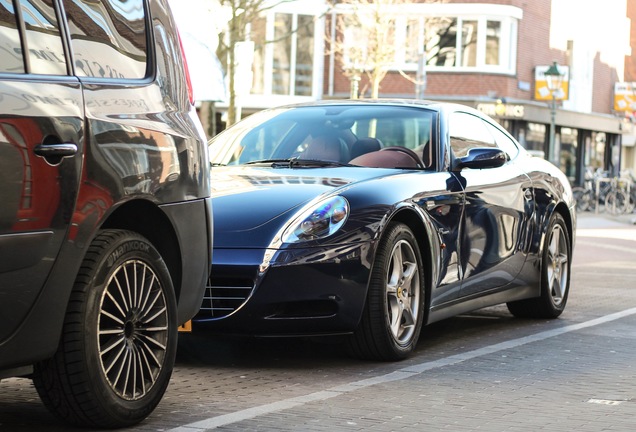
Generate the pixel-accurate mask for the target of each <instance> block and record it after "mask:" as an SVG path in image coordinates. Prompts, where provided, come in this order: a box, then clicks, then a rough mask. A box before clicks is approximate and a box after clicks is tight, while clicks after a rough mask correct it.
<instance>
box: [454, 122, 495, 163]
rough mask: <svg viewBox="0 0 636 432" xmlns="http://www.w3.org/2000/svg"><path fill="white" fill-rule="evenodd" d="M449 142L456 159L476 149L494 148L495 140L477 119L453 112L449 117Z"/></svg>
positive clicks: (484, 125)
mask: <svg viewBox="0 0 636 432" xmlns="http://www.w3.org/2000/svg"><path fill="white" fill-rule="evenodd" d="M449 130H450V142H451V148H452V149H453V153H454V154H455V156H456V157H464V156H466V155H467V154H468V151H469V150H470V149H472V148H476V147H496V144H495V138H494V137H493V136H492V134H491V133H490V132H489V131H488V129H487V128H486V123H484V122H483V121H482V120H481V119H480V118H479V117H477V116H474V115H471V114H467V113H463V112H455V113H452V114H451V117H450V124H449Z"/></svg>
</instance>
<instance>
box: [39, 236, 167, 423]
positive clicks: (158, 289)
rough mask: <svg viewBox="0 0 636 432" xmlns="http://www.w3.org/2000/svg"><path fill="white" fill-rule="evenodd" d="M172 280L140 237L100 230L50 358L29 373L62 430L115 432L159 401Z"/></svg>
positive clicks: (164, 384) (163, 383) (163, 381)
mask: <svg viewBox="0 0 636 432" xmlns="http://www.w3.org/2000/svg"><path fill="white" fill-rule="evenodd" d="M176 317H177V306H176V300H175V294H174V288H173V286H172V279H171V277H170V273H169V271H168V268H167V267H166V264H165V263H164V261H163V259H162V257H161V255H160V254H159V252H158V251H157V250H156V249H155V248H154V246H153V245H152V244H151V243H150V242H149V241H148V240H147V239H145V238H144V237H142V236H140V235H139V234H136V233H133V232H130V231H123V230H104V231H102V232H101V233H100V234H99V235H98V236H97V237H96V238H95V240H94V241H93V243H91V246H90V248H89V250H88V252H87V254H86V258H85V259H84V262H83V263H82V267H81V268H80V271H79V273H78V276H77V279H76V281H75V285H74V287H73V292H72V293H71V299H70V301H69V309H68V311H67V313H66V318H65V321H64V328H63V330H62V331H63V334H62V338H61V341H60V345H59V347H58V350H57V352H56V354H55V356H54V357H53V358H52V359H50V360H46V361H43V362H40V363H38V364H37V365H35V368H34V375H33V382H34V383H35V386H36V388H37V390H38V393H39V394H40V397H41V399H42V401H43V402H44V404H45V405H46V406H47V407H48V408H49V409H50V410H51V411H52V412H53V413H54V414H55V415H57V416H58V417H60V418H62V419H63V420H65V421H66V422H69V423H72V424H75V425H79V426H89V427H100V428H115V427H124V426H130V425H133V424H135V423H138V422H139V421H141V420H143V419H144V418H145V417H147V416H148V414H150V413H151V412H152V410H153V409H154V408H155V407H156V406H157V404H158V403H159V401H160V400H161V397H162V396H163V394H164V392H165V390H166V387H167V386H168V382H169V381H170V375H171V373H172V367H173V365H174V359H175V354H176V346H177V318H176Z"/></svg>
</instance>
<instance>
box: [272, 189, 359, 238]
mask: <svg viewBox="0 0 636 432" xmlns="http://www.w3.org/2000/svg"><path fill="white" fill-rule="evenodd" d="M347 217H349V203H348V202H347V200H346V199H344V198H343V197H341V196H334V197H330V198H327V199H325V200H323V201H320V202H318V203H317V204H315V205H313V206H312V207H310V208H308V209H307V210H305V211H303V212H302V213H301V214H300V215H299V216H298V217H296V218H295V219H294V221H293V222H292V223H291V224H290V225H289V226H288V227H287V228H286V229H285V231H284V232H283V235H282V238H281V240H282V241H283V243H298V242H303V241H309V240H317V239H320V238H324V237H327V236H330V235H331V234H333V233H335V232H336V231H338V229H339V228H340V227H341V226H342V225H343V224H344V223H345V221H346V220H347Z"/></svg>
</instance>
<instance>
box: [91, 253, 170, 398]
mask: <svg viewBox="0 0 636 432" xmlns="http://www.w3.org/2000/svg"><path fill="white" fill-rule="evenodd" d="M100 309H101V312H100V315H99V321H98V323H97V327H98V328H97V331H98V334H99V337H98V349H99V356H100V360H101V362H100V363H101V367H102V372H103V373H104V375H105V376H106V378H107V380H108V382H109V383H110V385H111V387H112V389H113V391H114V392H115V393H116V394H117V395H119V396H120V397H122V398H123V399H128V400H137V399H140V398H142V397H143V396H145V395H146V394H147V393H148V391H149V390H150V389H151V388H152V386H153V385H154V384H155V382H156V380H157V377H158V376H159V372H160V371H161V368H162V367H163V365H164V361H165V357H166V344H167V341H168V325H169V317H168V309H167V307H166V299H165V295H164V293H163V290H162V287H161V283H160V281H159V279H158V278H157V276H156V274H155V273H154V271H153V270H152V268H151V267H149V266H148V265H147V264H146V263H144V262H142V261H138V260H129V261H126V262H124V263H122V264H121V265H119V266H118V267H117V268H116V269H115V272H114V273H113V275H112V276H111V278H110V280H109V281H108V283H107V286H106V289H105V290H104V294H103V295H102V303H101V308H100Z"/></svg>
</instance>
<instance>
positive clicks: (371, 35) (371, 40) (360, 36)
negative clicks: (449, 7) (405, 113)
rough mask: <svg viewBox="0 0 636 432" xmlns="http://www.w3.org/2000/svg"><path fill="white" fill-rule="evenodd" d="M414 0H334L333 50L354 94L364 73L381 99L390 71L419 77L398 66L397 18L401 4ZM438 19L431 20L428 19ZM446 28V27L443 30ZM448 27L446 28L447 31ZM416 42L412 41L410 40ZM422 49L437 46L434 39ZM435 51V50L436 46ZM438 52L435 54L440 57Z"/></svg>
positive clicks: (434, 0)
mask: <svg viewBox="0 0 636 432" xmlns="http://www.w3.org/2000/svg"><path fill="white" fill-rule="evenodd" d="M444 1H445V0H422V1H420V3H441V2H444ZM411 3H413V1H412V0H334V1H333V2H332V8H335V7H336V5H338V7H337V9H333V10H337V11H338V13H337V14H336V15H335V17H336V18H335V19H336V33H335V35H332V36H329V37H328V44H329V46H330V51H331V52H332V53H334V54H335V55H336V57H337V59H338V61H339V62H340V64H341V65H342V66H343V73H344V75H345V76H347V77H348V78H349V79H350V80H351V81H352V84H354V85H353V86H352V97H354V98H355V97H357V90H354V89H355V83H356V82H357V81H359V79H360V76H361V75H362V74H364V75H366V77H367V78H368V80H369V83H370V85H371V97H372V98H377V97H378V96H379V93H380V83H381V82H382V80H383V79H384V78H385V77H386V75H387V73H388V72H389V70H397V71H398V72H400V73H401V74H402V76H404V77H405V78H406V79H408V80H410V81H412V82H414V83H416V84H417V83H418V82H417V80H416V79H415V78H414V77H412V76H410V75H408V74H406V73H404V72H403V71H401V70H400V69H399V68H397V67H396V39H395V38H396V18H397V17H398V15H399V13H400V12H399V10H400V8H399V7H400V6H401V5H406V4H411ZM432 21H436V20H435V19H428V22H429V23H431V22H432ZM442 30H443V29H442ZM447 30H448V28H447V29H446V31H447ZM425 38H426V37H425ZM409 42H412V41H409ZM421 42H422V45H421V50H424V49H426V50H429V49H432V48H433V47H432V46H431V44H430V41H426V40H424V41H421ZM433 51H435V50H434V49H433ZM437 55H438V54H437V52H435V54H434V56H437Z"/></svg>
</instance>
